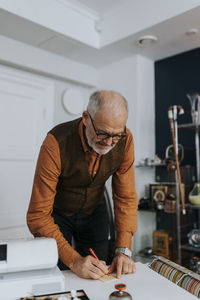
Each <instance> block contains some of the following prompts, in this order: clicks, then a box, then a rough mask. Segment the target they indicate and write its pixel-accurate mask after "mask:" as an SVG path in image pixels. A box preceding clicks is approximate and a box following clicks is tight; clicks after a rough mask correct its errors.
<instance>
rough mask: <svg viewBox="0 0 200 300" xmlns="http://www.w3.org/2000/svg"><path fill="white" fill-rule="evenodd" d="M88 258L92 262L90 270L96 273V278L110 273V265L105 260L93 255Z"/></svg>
mask: <svg viewBox="0 0 200 300" xmlns="http://www.w3.org/2000/svg"><path fill="white" fill-rule="evenodd" d="M88 259H89V261H90V263H91V265H90V270H91V271H92V272H93V273H94V274H95V276H94V277H95V279H96V278H99V277H101V276H103V275H105V274H107V273H108V267H107V266H106V263H105V262H104V261H102V260H97V259H95V258H94V257H92V256H91V257H90V256H89V257H88Z"/></svg>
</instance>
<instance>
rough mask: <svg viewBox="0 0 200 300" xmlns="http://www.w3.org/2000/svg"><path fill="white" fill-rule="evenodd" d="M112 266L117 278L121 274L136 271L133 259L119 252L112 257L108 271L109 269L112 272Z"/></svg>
mask: <svg viewBox="0 0 200 300" xmlns="http://www.w3.org/2000/svg"><path fill="white" fill-rule="evenodd" d="M113 268H116V276H117V278H120V277H121V275H122V274H131V273H135V272H136V267H135V263H134V261H133V260H132V259H131V258H129V257H127V256H126V255H123V254H119V255H117V256H116V257H115V258H114V261H113V263H112V265H111V267H110V268H109V271H110V269H111V271H112V272H113Z"/></svg>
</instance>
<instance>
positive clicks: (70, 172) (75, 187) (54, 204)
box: [27, 91, 137, 279]
mask: <svg viewBox="0 0 200 300" xmlns="http://www.w3.org/2000/svg"><path fill="white" fill-rule="evenodd" d="M127 117H128V108H127V102H126V100H125V98H124V97H123V96H121V95H120V94H119V93H116V92H114V91H98V92H95V93H94V94H92V95H91V97H90V100H89V104H88V107H87V111H84V112H83V114H82V118H79V119H76V120H74V121H71V122H66V123H63V124H60V125H58V126H56V127H55V128H53V129H52V130H51V131H50V132H49V133H48V135H47V137H46V139H45V140H44V142H43V145H42V147H41V150H40V154H39V158H38V163H37V167H36V172H35V178H34V184H33V190H32V196H31V201H30V205H29V210H28V213H27V223H28V226H29V229H30V231H31V232H32V234H33V235H34V236H45V237H52V238H55V239H56V241H57V245H58V252H59V258H60V260H61V261H62V263H63V264H64V265H65V266H68V267H69V268H70V269H71V270H72V271H73V272H75V273H76V274H77V275H78V276H80V277H83V278H93V279H98V278H99V277H101V276H103V275H104V274H107V273H108V272H109V273H111V272H113V271H114V270H116V273H117V277H118V278H120V276H121V274H126V273H132V272H135V265H134V262H133V261H132V259H131V250H130V248H131V238H132V235H133V234H134V233H135V231H136V218H137V196H136V192H135V187H134V171H133V162H134V148H133V138H132V134H131V132H130V131H129V130H128V129H126V122H127ZM110 176H112V190H113V200H114V212H115V226H116V232H117V237H116V250H115V257H114V259H113V261H112V264H111V266H110V267H109V268H108V267H107V266H106V263H105V261H106V259H107V255H108V253H107V252H108V217H107V213H106V208H105V204H104V201H103V198H104V197H103V196H104V185H105V182H106V180H107V179H108V178H109V177H110ZM72 237H73V238H74V242H75V246H76V247H75V249H74V248H72V247H71V241H72ZM89 248H92V249H93V250H94V252H95V253H96V254H97V257H98V258H99V259H96V258H94V257H93V256H92V255H91V254H90V252H89Z"/></svg>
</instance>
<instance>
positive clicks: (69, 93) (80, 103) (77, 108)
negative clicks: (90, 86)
mask: <svg viewBox="0 0 200 300" xmlns="http://www.w3.org/2000/svg"><path fill="white" fill-rule="evenodd" d="M62 104H63V108H64V110H65V111H66V112H68V113H69V114H71V115H78V114H81V113H82V112H83V110H84V99H83V97H82V95H81V93H80V91H79V90H78V89H76V88H69V89H66V90H65V91H64V93H63V97H62Z"/></svg>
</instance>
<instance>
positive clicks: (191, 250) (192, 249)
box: [181, 244, 200, 253]
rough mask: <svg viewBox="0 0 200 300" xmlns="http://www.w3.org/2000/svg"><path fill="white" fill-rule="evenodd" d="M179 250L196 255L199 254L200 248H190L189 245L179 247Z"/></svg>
mask: <svg viewBox="0 0 200 300" xmlns="http://www.w3.org/2000/svg"><path fill="white" fill-rule="evenodd" d="M181 249H183V250H187V251H190V252H198V253H200V248H197V247H192V246H190V245H189V244H185V245H181Z"/></svg>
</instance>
